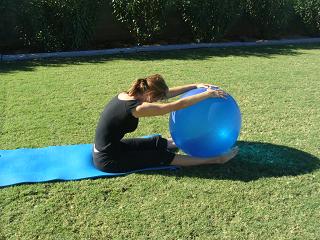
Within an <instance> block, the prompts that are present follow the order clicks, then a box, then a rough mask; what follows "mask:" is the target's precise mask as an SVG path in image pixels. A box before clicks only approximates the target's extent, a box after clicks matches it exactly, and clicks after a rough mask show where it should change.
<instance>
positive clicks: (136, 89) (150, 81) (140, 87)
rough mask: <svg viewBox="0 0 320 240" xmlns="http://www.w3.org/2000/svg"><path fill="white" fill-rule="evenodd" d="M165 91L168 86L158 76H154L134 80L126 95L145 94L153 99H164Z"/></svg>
mask: <svg viewBox="0 0 320 240" xmlns="http://www.w3.org/2000/svg"><path fill="white" fill-rule="evenodd" d="M167 91H168V86H167V84H166V83H165V81H164V79H163V77H162V76H161V75H159V74H155V75H151V76H149V77H146V78H138V79H137V80H135V81H134V82H133V84H132V85H131V87H130V89H129V90H128V91H127V94H129V95H131V96H137V95H142V94H146V93H147V94H149V95H151V96H152V97H155V98H164V97H166V93H167Z"/></svg>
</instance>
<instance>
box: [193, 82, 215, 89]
mask: <svg viewBox="0 0 320 240" xmlns="http://www.w3.org/2000/svg"><path fill="white" fill-rule="evenodd" d="M196 87H197V88H219V87H218V86H215V85H212V84H208V83H198V84H196Z"/></svg>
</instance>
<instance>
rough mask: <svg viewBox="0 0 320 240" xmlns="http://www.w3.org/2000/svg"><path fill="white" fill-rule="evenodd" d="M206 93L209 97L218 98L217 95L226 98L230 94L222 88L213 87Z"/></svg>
mask: <svg viewBox="0 0 320 240" xmlns="http://www.w3.org/2000/svg"><path fill="white" fill-rule="evenodd" d="M206 93H207V94H208V95H209V97H211V98H217V97H221V98H224V99H226V98H227V96H228V94H227V93H226V92H225V91H223V90H221V89H212V88H210V87H209V88H207V91H206Z"/></svg>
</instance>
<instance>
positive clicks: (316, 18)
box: [294, 0, 320, 35]
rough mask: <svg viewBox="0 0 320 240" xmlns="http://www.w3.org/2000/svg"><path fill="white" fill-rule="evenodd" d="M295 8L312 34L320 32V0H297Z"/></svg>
mask: <svg viewBox="0 0 320 240" xmlns="http://www.w3.org/2000/svg"><path fill="white" fill-rule="evenodd" d="M294 9H295V11H296V13H297V14H298V15H299V16H300V17H301V19H302V21H303V23H304V24H305V25H306V28H307V31H308V33H309V34H311V35H319V33H320V0H295V5H294Z"/></svg>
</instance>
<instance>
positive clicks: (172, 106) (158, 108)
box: [132, 88, 226, 118]
mask: <svg viewBox="0 0 320 240" xmlns="http://www.w3.org/2000/svg"><path fill="white" fill-rule="evenodd" d="M225 96H226V93H225V92H224V91H222V90H213V89H211V88H208V89H207V91H205V92H203V93H199V94H196V95H193V96H189V97H186V98H182V99H179V100H177V101H174V102H171V103H147V102H144V103H143V104H141V105H139V106H137V107H136V108H135V109H133V110H132V115H133V116H135V117H137V118H139V117H148V116H159V115H164V114H167V113H169V112H173V111H177V110H179V109H182V108H186V107H189V106H191V105H194V104H196V103H198V102H200V101H202V100H204V99H206V98H209V97H225Z"/></svg>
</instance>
